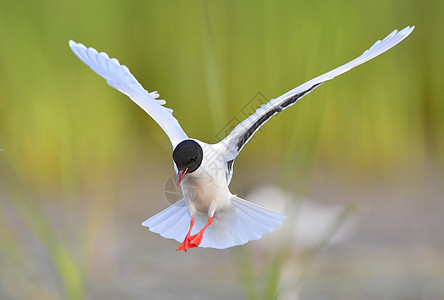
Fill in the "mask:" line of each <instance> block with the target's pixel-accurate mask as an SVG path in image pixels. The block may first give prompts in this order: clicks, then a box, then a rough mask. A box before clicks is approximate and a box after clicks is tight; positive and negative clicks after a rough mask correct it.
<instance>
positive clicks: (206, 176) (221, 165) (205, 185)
mask: <svg viewBox="0 0 444 300" xmlns="http://www.w3.org/2000/svg"><path fill="white" fill-rule="evenodd" d="M195 141H196V142H198V143H199V144H200V145H201V147H202V149H203V153H204V154H203V160H202V164H201V165H200V167H199V168H198V169H197V170H196V171H194V172H193V173H191V174H187V175H185V176H184V178H183V180H182V182H181V184H180V185H181V188H182V191H183V194H184V198H185V202H186V204H187V206H188V209H189V210H190V213H191V214H194V213H195V212H197V213H199V214H201V215H208V216H209V217H211V216H213V214H214V213H215V212H216V211H218V210H221V209H224V208H227V207H230V206H231V205H232V203H231V200H230V196H231V193H230V191H229V189H228V183H227V178H226V175H225V174H226V168H227V163H226V161H225V160H224V158H223V155H222V154H223V152H222V151H220V150H219V148H220V146H219V145H210V144H205V143H203V142H201V141H198V140H195Z"/></svg>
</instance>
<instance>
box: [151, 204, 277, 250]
mask: <svg viewBox="0 0 444 300" xmlns="http://www.w3.org/2000/svg"><path fill="white" fill-rule="evenodd" d="M231 200H232V202H233V205H232V206H231V208H229V209H226V210H221V211H217V212H216V213H215V214H214V219H213V223H211V225H210V226H209V227H208V228H207V229H206V230H205V233H204V235H203V240H202V243H201V244H200V245H199V247H203V248H216V249H225V248H229V247H233V246H237V245H243V244H245V243H247V242H248V241H252V240H258V239H260V238H261V237H262V235H263V234H265V233H270V232H272V231H273V229H274V228H275V227H277V226H279V225H281V224H282V220H283V219H285V216H283V215H281V214H278V213H275V212H272V211H270V210H268V209H265V208H262V207H260V206H258V205H255V204H253V203H251V202H248V201H246V200H244V199H241V198H239V197H236V196H232V198H231ZM194 220H195V225H194V227H193V230H192V231H191V234H195V233H197V232H198V231H199V230H200V229H202V228H203V227H204V226H205V224H206V223H207V221H208V216H202V215H200V214H196V215H195V216H194ZM190 221H191V215H190V213H189V211H188V208H187V206H186V204H185V201H184V199H182V200H180V201H178V202H177V203H175V204H173V205H172V206H170V207H168V208H167V209H165V210H163V211H161V212H160V213H158V214H156V215H155V216H153V217H151V218H149V219H148V220H146V221H145V222H143V223H142V225H143V226H146V227H149V229H150V230H151V231H152V232H155V233H158V234H160V235H161V236H163V237H165V238H169V239H175V240H176V241H178V242H182V241H183V239H184V238H185V235H186V234H187V232H188V229H189V228H190Z"/></svg>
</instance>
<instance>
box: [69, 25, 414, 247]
mask: <svg viewBox="0 0 444 300" xmlns="http://www.w3.org/2000/svg"><path fill="white" fill-rule="evenodd" d="M414 28H415V27H414V26H408V27H406V28H404V29H403V30H401V31H399V32H398V31H397V30H394V31H393V32H392V33H390V34H389V35H388V36H387V37H386V38H384V39H383V40H379V41H377V42H376V43H375V44H373V46H371V47H370V48H369V49H368V50H367V51H365V52H364V53H363V54H362V55H360V56H359V57H357V58H355V59H354V60H352V61H350V62H348V63H346V64H344V65H342V66H340V67H338V68H336V69H334V70H332V71H330V72H327V73H325V74H323V75H320V76H318V77H316V78H314V79H312V80H310V81H307V82H306V83H304V84H302V85H300V86H298V87H297V88H295V89H293V90H291V91H289V92H287V93H285V94H283V95H282V96H280V97H278V98H275V99H271V100H270V101H269V102H268V103H266V104H263V105H262V106H261V107H259V108H258V109H257V110H256V112H255V113H253V114H252V115H251V116H249V117H248V118H247V119H245V120H244V121H243V122H241V123H240V124H239V125H237V126H236V127H235V128H234V129H233V131H231V133H229V134H228V136H227V137H225V138H224V139H223V140H222V141H220V142H219V143H217V144H207V143H204V142H202V141H200V140H198V139H194V138H189V137H188V136H187V134H186V133H185V132H184V131H183V129H182V128H181V126H180V125H179V122H178V121H177V120H176V118H174V116H173V114H172V112H173V111H172V110H171V109H169V108H166V107H165V106H164V104H165V103H166V102H165V101H164V100H160V99H158V98H159V94H158V92H157V91H156V92H151V93H150V92H148V91H146V90H145V89H144V88H143V87H142V85H141V84H140V83H139V82H138V81H137V79H136V78H135V77H134V76H133V75H132V74H131V73H130V71H129V69H128V68H127V67H126V66H124V65H121V64H120V63H119V61H118V60H117V59H115V58H109V56H108V55H107V54H106V53H104V52H101V53H99V52H97V51H96V50H95V49H94V48H87V47H85V46H84V45H83V44H80V43H75V42H74V41H72V40H71V41H69V46H70V48H71V49H72V51H73V52H74V53H75V55H77V57H78V58H80V60H82V61H83V62H84V63H85V64H86V65H88V66H89V67H90V68H91V69H92V70H93V71H94V72H96V73H97V74H98V75H100V76H102V77H103V78H105V79H106V81H107V83H108V84H109V85H110V86H111V87H113V88H115V89H117V90H118V91H120V92H122V93H124V94H125V95H127V96H128V97H129V98H131V100H133V101H134V102H135V103H136V104H137V105H139V106H140V107H141V108H142V109H143V110H145V112H147V113H148V114H149V115H150V116H151V117H152V118H153V119H154V120H155V121H156V122H157V123H158V124H159V126H160V127H161V128H162V129H163V131H165V133H166V134H167V135H168V137H169V139H170V141H171V144H172V147H173V155H172V158H173V161H174V169H175V171H176V174H177V184H178V185H180V187H181V189H182V192H183V198H182V199H181V200H180V201H178V202H176V203H175V204H173V205H171V206H170V207H168V208H167V209H165V210H163V211H161V212H160V213H158V214H156V215H155V216H153V217H151V218H149V219H147V220H146V221H144V222H143V223H142V225H143V226H146V227H149V229H150V230H151V231H152V232H155V233H158V234H160V235H161V236H163V237H165V238H170V239H175V240H177V241H178V242H181V244H180V245H179V247H178V248H177V250H185V251H186V250H188V249H190V248H194V247H198V246H199V247H206V248H216V249H225V248H229V247H233V246H237V245H242V244H245V243H247V242H248V241H252V240H257V239H260V238H261V237H262V235H263V234H266V233H270V232H272V231H273V229H274V228H275V227H277V226H279V225H281V224H282V220H283V219H284V218H285V216H284V215H281V214H278V213H275V212H272V211H270V210H267V209H265V208H262V207H260V206H257V205H255V204H253V203H251V202H248V201H246V200H244V199H241V198H239V197H237V196H236V195H234V194H232V193H231V192H230V190H229V188H228V186H229V184H230V182H231V178H232V175H233V163H234V160H235V158H236V157H237V156H238V155H239V153H240V151H241V150H242V149H243V147H244V146H245V145H246V144H247V143H248V141H249V140H250V139H251V138H252V136H253V135H254V134H255V133H256V132H257V131H258V129H259V128H260V127H261V126H262V125H264V124H265V123H266V122H267V121H268V120H269V119H270V118H271V117H272V116H274V115H275V114H277V113H279V112H281V111H283V110H284V109H286V108H288V107H290V106H292V105H294V104H295V103H296V102H297V101H298V100H300V99H301V98H302V97H304V96H305V95H307V94H308V93H310V92H311V91H313V90H314V89H315V88H317V87H318V86H319V85H321V84H322V83H323V82H325V81H327V80H330V79H333V78H334V77H336V76H338V75H340V74H342V73H345V72H347V71H349V70H351V69H352V68H354V67H356V66H358V65H360V64H363V63H365V62H367V61H369V60H370V59H373V58H375V57H376V56H378V55H380V54H381V53H383V52H385V51H387V50H388V49H390V48H392V47H393V46H395V45H396V44H398V43H399V42H401V41H402V40H403V39H405V38H406V37H407V36H408V35H409V34H410V33H411V32H412V31H413V29H414Z"/></svg>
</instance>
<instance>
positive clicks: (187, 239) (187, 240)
mask: <svg viewBox="0 0 444 300" xmlns="http://www.w3.org/2000/svg"><path fill="white" fill-rule="evenodd" d="M193 226H194V217H193V216H191V222H190V230H188V233H187V235H186V236H185V239H184V240H183V242H182V244H180V245H179V247H178V248H177V251H180V250H184V251H187V250H188V249H190V248H194V247H197V245H190V241H191V236H190V233H191V229H193Z"/></svg>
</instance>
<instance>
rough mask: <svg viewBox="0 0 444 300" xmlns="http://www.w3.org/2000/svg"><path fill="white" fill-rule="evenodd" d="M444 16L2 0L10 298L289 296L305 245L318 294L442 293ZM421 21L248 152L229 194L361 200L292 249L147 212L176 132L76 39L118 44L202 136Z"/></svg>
mask: <svg viewBox="0 0 444 300" xmlns="http://www.w3.org/2000/svg"><path fill="white" fill-rule="evenodd" d="M443 19H444V2H443V1H434V0H432V1H418V0H410V1H409V0H407V1H397V0H387V1H370V2H369V1H345V0H338V1H325V0H318V1H271V0H269V1H266V0H256V1H251V0H248V1H170V0H167V1H118V0H112V1H102V0H100V1H85V0H78V1H49V0H47V1H12V0H3V1H1V2H0V66H1V72H0V91H1V93H0V148H1V150H0V151H1V152H0V255H1V256H0V298H1V299H25V298H29V297H32V298H33V299H84V298H88V299H148V298H151V299H156V298H158V299H175V298H177V297H182V298H183V299H195V298H201V299H204V298H208V297H209V296H212V297H214V298H216V299H217V298H221V299H222V298H224V297H228V296H229V297H233V298H241V299H242V298H246V297H249V298H254V297H256V296H255V293H259V294H260V292H258V291H260V288H259V290H258V288H257V287H256V286H255V285H254V284H253V285H251V284H248V282H250V283H251V281H256V282H265V284H266V285H267V284H268V285H267V286H268V287H269V289H268V292H267V293H268V294H265V295H267V296H264V299H268V298H280V299H284V298H283V296H282V295H283V293H281V291H282V289H283V287H282V286H280V285H279V284H278V283H276V281H278V279H276V278H284V277H285V276H286V275H285V274H283V272H281V271H282V265H285V264H287V265H289V264H290V261H291V259H289V257H293V258H294V256H297V258H296V260H297V261H298V264H300V265H304V266H306V268H305V269H307V270H308V271H304V272H302V273H303V275H301V277H300V278H299V279H298V280H296V283H295V285H296V286H297V289H298V291H299V293H298V295H299V297H300V298H301V299H309V298H310V297H313V295H315V296H317V297H318V299H319V298H322V297H321V296H325V297H326V296H328V295H330V296H332V297H333V298H335V297H338V298H341V299H367V297H370V296H369V295H370V294H371V293H370V292H374V291H375V290H377V291H378V292H379V293H380V294H379V295H380V296H381V297H383V298H385V299H389V298H390V297H394V298H390V299H395V298H396V297H401V298H402V297H403V296H406V297H403V299H419V298H420V297H426V298H424V299H428V298H427V297H429V296H430V297H433V296H434V295H435V294H436V295H439V294H440V292H443V293H444V291H443V290H442V289H439V288H437V287H436V286H439V284H441V283H443V282H444V274H443V272H442V271H439V270H440V269H444V254H443V250H444V222H443V221H441V218H442V217H441V216H442V215H444V204H443V203H441V202H442V201H441V200H442V198H443V196H442V192H444V191H443V189H442V187H441V185H442V184H443V180H442V179H443V168H442V167H443V163H444V134H443V132H444V121H443V119H444V102H443V101H442V97H443V95H444V91H443V90H444V85H443V76H442V70H443V69H444V58H443V53H444V42H443V37H444V26H443V24H442V20H443ZM408 25H415V26H416V29H415V30H414V31H413V33H412V34H411V36H409V37H408V38H407V39H406V40H405V41H403V42H402V43H401V44H400V45H398V46H396V47H395V48H393V49H391V50H389V51H388V52H387V53H385V54H383V55H382V56H381V57H378V58H377V59H375V60H374V61H370V62H368V63H366V64H365V65H363V66H360V67H358V68H357V69H354V70H353V71H351V72H349V73H346V74H345V75H342V76H340V77H339V78H337V79H335V80H333V81H332V82H328V83H326V84H325V85H323V86H322V87H320V88H319V89H317V90H316V91H314V92H313V93H311V94H310V95H308V96H307V97H306V98H304V99H303V100H302V101H301V102H300V103H298V104H297V105H295V106H294V107H292V108H291V109H289V110H287V111H286V112H285V113H283V114H281V115H279V116H277V117H274V118H273V119H272V120H271V121H270V122H269V123H268V124H267V125H266V126H264V127H263V128H262V129H261V131H260V133H258V134H257V138H254V139H253V140H252V141H251V142H250V143H249V145H248V146H247V147H246V148H245V149H244V150H243V153H242V154H241V155H240V156H239V157H238V159H237V160H236V166H235V173H234V177H233V183H232V184H231V191H232V192H233V193H237V194H239V195H240V196H242V197H246V195H247V194H248V193H249V192H250V191H252V190H254V189H255V188H257V187H258V186H261V185H263V184H266V183H272V184H275V185H276V186H277V187H279V188H281V189H283V190H286V191H288V192H289V193H291V194H293V195H295V197H296V196H298V197H299V196H308V197H310V198H314V199H316V200H317V201H318V202H320V203H328V204H335V205H336V204H338V205H339V204H340V205H344V207H350V205H351V206H353V207H358V209H356V210H353V213H352V214H353V215H354V217H356V218H358V219H361V223H360V225H359V226H358V227H357V229H356V233H355V235H354V236H353V237H350V238H349V240H348V241H346V242H344V243H343V244H342V246H340V245H339V246H335V247H333V248H329V247H323V245H318V246H319V247H314V248H313V249H309V251H308V250H307V251H308V252H307V251H305V252H304V251H296V250H295V251H292V249H291V248H290V249H289V247H288V246H285V247H284V246H283V247H284V248H285V251H286V254H285V255H284V256H282V255H278V254H276V252H273V251H267V250H266V247H265V249H263V250H260V251H259V250H257V249H256V248H257V247H255V244H251V245H250V244H249V245H247V246H243V247H236V248H235V249H234V250H233V249H231V250H226V251H213V250H205V249H197V250H196V251H189V253H187V254H186V255H183V254H182V253H176V252H175V251H174V249H175V247H177V246H176V244H177V243H176V242H174V241H169V240H164V239H162V238H160V237H159V236H157V235H154V234H152V233H150V232H149V231H148V230H146V229H145V228H142V227H141V226H140V223H141V222H142V221H143V220H144V219H146V218H148V217H150V216H151V215H153V214H154V213H155V212H157V211H160V210H161V209H164V208H166V207H167V206H168V205H169V203H168V201H167V200H166V198H165V195H164V189H165V184H166V182H168V180H169V179H170V178H171V175H172V174H173V168H172V163H171V149H170V143H169V140H168V138H167V137H166V135H165V134H164V133H163V132H162V130H161V129H160V128H159V127H158V126H157V124H155V122H154V121H153V120H152V119H150V118H149V116H147V115H146V114H145V113H144V112H143V111H142V110H141V109H140V108H138V107H137V106H136V105H135V104H133V103H132V102H131V101H130V100H129V99H127V98H126V96H124V95H122V94H120V93H119V92H117V91H115V90H114V89H112V88H110V87H109V86H108V85H107V84H106V83H105V81H104V80H103V79H102V78H100V77H99V76H98V75H96V74H94V73H93V72H92V71H91V70H90V69H89V68H87V67H86V66H85V65H84V64H83V63H82V62H81V61H80V60H78V59H77V58H76V57H75V56H74V54H73V53H72V52H71V50H70V49H69V47H68V40H69V39H73V40H74V41H76V42H81V43H83V44H85V45H86V46H91V47H94V48H96V49H97V50H99V51H105V52H107V53H108V54H109V55H110V56H111V57H116V58H118V59H119V60H120V62H121V63H122V64H125V65H127V66H128V67H129V68H130V70H131V71H132V73H133V74H134V76H136V78H138V80H139V81H140V82H141V83H142V85H143V86H144V87H145V88H146V89H147V90H149V91H153V90H158V91H159V92H160V95H161V98H162V99H166V100H167V105H166V106H168V107H170V108H172V109H173V110H174V115H175V116H176V118H177V119H178V120H179V121H180V123H181V125H182V127H183V129H184V130H185V131H186V132H187V133H188V135H189V136H191V137H196V138H199V139H201V140H203V141H206V142H217V141H218V137H219V136H220V134H221V130H222V131H223V130H224V128H227V126H229V125H230V124H231V123H230V122H233V121H236V120H242V119H243V118H244V117H245V116H244V113H245V109H246V108H247V110H248V109H250V110H251V109H252V108H251V107H249V106H252V107H254V105H255V104H257V99H258V98H257V97H258V95H259V98H260V97H266V98H273V97H277V96H279V95H281V94H283V93H284V92H286V91H288V90H290V89H292V88H294V87H296V86H297V85H299V84H301V83H303V82H305V81H307V80H309V79H311V78H313V77H315V76H317V75H320V74H322V73H325V72H327V71H329V70H331V69H333V68H334V67H337V66H339V65H341V64H343V63H345V62H348V61H349V60H351V59H353V58H355V57H357V56H358V55H360V54H361V53H362V52H363V51H364V50H366V49H367V48H368V47H370V46H371V45H372V44H373V43H374V42H375V41H376V40H378V39H381V38H384V37H385V36H386V35H387V34H389V33H390V32H391V31H392V30H393V29H402V28H404V27H405V26H408ZM260 99H262V98H260ZM227 124H228V125H227ZM269 201H270V203H271V202H273V199H269ZM295 201H296V200H295ZM265 205H266V204H265ZM270 205H271V204H270ZM417 216H421V217H420V218H419V219H415V217H417ZM344 218H345V217H344ZM339 221H341V220H339ZM412 223H413V225H412ZM375 224H376V225H375ZM377 225H379V227H378V226H377ZM418 228H419V229H418ZM415 230H416V231H415ZM239 248H242V250H236V249H239ZM329 249H330V250H329ZM332 249H333V250H332ZM357 249H358V250H357ZM375 249H376V250H375ZM418 249H419V250H418ZM193 250H195V249H193ZM314 250H316V251H314ZM280 251H282V249H279V250H277V253H280ZM378 251H379V252H378ZM423 251H425V252H423ZM258 252H259V254H258ZM295 252H297V253H296V254H295ZM302 252H304V253H311V256H310V259H306V256H303V255H301V256H299V254H300V253H302ZM313 253H316V254H318V255H320V256H318V255H314V254H313ZM332 253H334V254H332ZM250 254H254V255H256V256H254V255H253V256H251V255H250ZM335 255H342V256H341V259H342V260H340V261H341V264H338V265H335V264H333V261H338V259H337V256H335ZM246 257H250V259H251V257H256V259H252V260H251V261H250V264H251V265H245V264H242V263H239V261H245V259H246ZM276 257H278V258H279V259H277V258H276ZM284 257H285V258H284ZM318 257H321V259H316V258H318ZM416 257H420V258H421V259H423V260H424V262H423V261H422V260H419V261H416V264H415V265H414V266H412V265H410V263H411V262H412V258H416ZM304 259H306V262H305V261H304ZM396 259H399V260H398V263H395V264H394V265H390V264H389V262H393V261H394V260H396ZM264 261H267V262H269V263H264ZM375 261H376V262H378V263H376V262H375ZM432 261H433V263H431V262H432ZM312 264H314V267H313V265H312ZM350 264H353V265H354V266H356V265H359V264H362V268H349V267H347V266H350ZM252 265H254V266H252ZM309 265H310V266H312V268H308V266H309ZM387 265H390V266H391V267H390V268H388V267H387ZM369 266H370V268H372V269H371V270H372V271H369ZM376 266H379V267H376ZM430 266H434V267H435V268H437V269H436V272H435V271H434V272H430V273H427V271H425V270H429V271H430ZM386 267H387V268H388V269H387V268H386ZM438 267H439V268H438ZM258 269H259V270H260V271H257V270H258ZM254 270H256V271H257V272H256V271H254ZM310 270H311V271H310ZM415 272H417V273H415ZM339 273H340V274H341V276H342V277H340V278H341V279H338V277H335V276H336V274H339ZM412 273H413V274H420V275H418V276H417V277H415V276H414V275H412ZM190 274H191V275H190ZM209 274H210V275H209ZM424 274H425V275H424ZM387 276H389V277H390V279H393V278H401V279H400V281H399V282H398V281H396V280H394V279H393V280H394V281H390V280H387ZM332 277H335V278H336V279H335V280H334V281H332V279H331V278H332ZM267 278H268V279H267ZM369 278H370V279H369ZM402 278H404V279H405V280H404V279H402ZM238 279H242V280H238ZM372 280H373V281H372ZM379 280H380V281H382V283H381V285H379ZM368 282H371V283H372V282H373V283H375V285H371V284H370V286H367V285H366V283H368ZM437 283H438V284H437ZM350 291H353V292H350ZM369 291H370V292H369ZM424 291H425V292H424ZM404 292H405V293H406V294H403V293H404ZM227 293H228V294H227ZM369 293H370V294H369ZM424 293H425V294H424ZM227 295H228V296H227ZM424 295H425V296H424ZM304 297H305V298H304ZM409 297H411V298H409ZM323 299H326V298H323ZM396 299H397V298H396ZM437 299H438V298H437Z"/></svg>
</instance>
